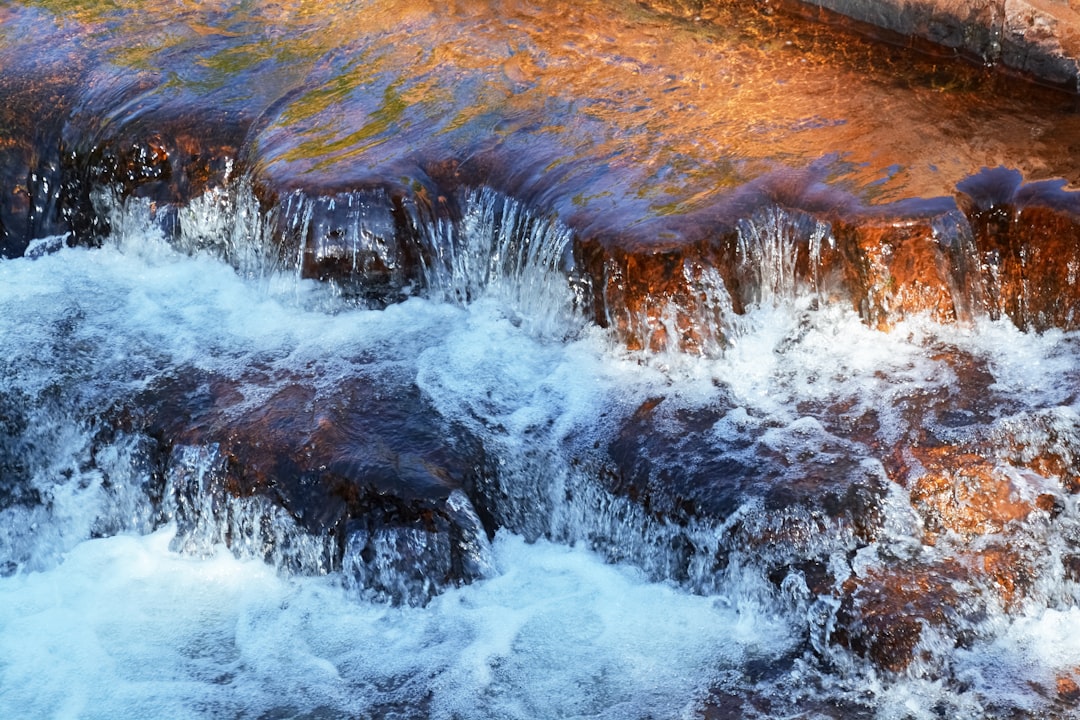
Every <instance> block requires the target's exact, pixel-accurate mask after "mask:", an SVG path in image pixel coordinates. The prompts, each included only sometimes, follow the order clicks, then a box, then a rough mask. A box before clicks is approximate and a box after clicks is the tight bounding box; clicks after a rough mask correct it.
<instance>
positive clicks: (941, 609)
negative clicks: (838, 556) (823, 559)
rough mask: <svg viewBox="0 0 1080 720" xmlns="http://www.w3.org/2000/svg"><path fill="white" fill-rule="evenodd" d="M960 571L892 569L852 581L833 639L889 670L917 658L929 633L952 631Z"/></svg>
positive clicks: (846, 589)
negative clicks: (933, 631) (927, 632)
mask: <svg viewBox="0 0 1080 720" xmlns="http://www.w3.org/2000/svg"><path fill="white" fill-rule="evenodd" d="M963 576H964V572H963V569H962V568H959V567H958V566H955V565H953V564H950V563H945V564H942V565H940V566H931V567H894V568H891V569H886V570H875V571H873V572H872V573H868V574H867V575H865V576H863V577H858V578H855V577H853V578H851V579H849V580H848V581H846V582H845V583H844V586H843V593H844V594H843V602H842V604H841V607H840V611H839V612H838V615H837V627H836V629H835V631H834V632H833V635H832V638H831V639H832V641H833V642H834V643H836V644H838V645H840V646H842V647H845V648H848V649H849V650H851V651H852V652H854V653H855V654H857V655H860V656H862V657H866V658H868V659H869V660H871V661H872V662H873V663H874V664H875V665H877V666H878V667H880V668H883V669H885V670H890V671H892V672H901V671H903V670H905V669H906V668H907V667H908V666H909V665H910V664H911V663H912V661H913V660H915V659H916V656H917V652H916V651H917V650H918V649H919V643H920V641H923V640H924V633H925V632H926V631H927V630H928V629H933V630H935V631H938V632H945V633H947V634H948V633H952V632H955V627H956V623H957V620H958V608H959V606H960V604H961V599H962V592H963V591H962V590H960V589H958V588H957V587H956V585H955V583H956V582H957V581H960V582H961V584H962V582H963V581H962V578H963Z"/></svg>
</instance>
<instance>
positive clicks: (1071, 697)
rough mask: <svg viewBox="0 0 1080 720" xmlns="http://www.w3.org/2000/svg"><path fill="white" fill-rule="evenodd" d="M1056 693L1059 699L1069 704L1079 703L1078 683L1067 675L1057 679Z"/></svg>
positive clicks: (1079, 690) (1079, 687)
mask: <svg viewBox="0 0 1080 720" xmlns="http://www.w3.org/2000/svg"><path fill="white" fill-rule="evenodd" d="M1057 694H1058V698H1059V699H1060V700H1064V701H1065V702H1067V703H1069V704H1070V705H1076V704H1080V685H1078V684H1077V683H1076V680H1075V679H1073V678H1072V677H1071V676H1069V675H1063V676H1061V677H1059V678H1058V679H1057Z"/></svg>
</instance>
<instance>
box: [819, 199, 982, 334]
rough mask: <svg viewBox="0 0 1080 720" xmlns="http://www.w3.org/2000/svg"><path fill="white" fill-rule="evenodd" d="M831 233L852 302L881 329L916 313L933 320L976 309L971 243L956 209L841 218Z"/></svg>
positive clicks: (978, 288)
mask: <svg viewBox="0 0 1080 720" xmlns="http://www.w3.org/2000/svg"><path fill="white" fill-rule="evenodd" d="M833 232H834V233H835V234H836V236H837V243H838V245H839V246H840V247H841V249H842V250H841V252H842V254H843V255H844V257H845V260H846V262H845V263H844V265H843V267H842V273H843V275H844V278H845V283H846V285H847V287H848V291H849V293H850V295H851V299H852V302H853V303H854V305H855V307H856V308H857V309H858V311H859V314H860V315H861V316H862V317H863V319H864V320H866V322H867V323H869V324H870V325H871V326H875V327H878V328H880V329H882V330H887V329H889V328H890V327H891V326H892V325H893V324H895V323H896V322H898V321H899V320H902V319H903V318H905V317H909V316H911V315H916V314H920V313H924V314H927V315H929V316H930V317H931V318H933V319H934V320H935V321H937V322H955V321H958V320H959V321H970V320H971V319H973V318H974V317H975V316H976V315H978V314H980V313H981V312H982V311H983V304H984V303H983V301H982V298H981V294H982V282H981V275H980V274H979V268H978V267H977V265H976V264H975V262H974V243H973V242H972V239H971V233H970V230H969V228H968V226H967V221H966V219H965V218H964V216H963V215H961V214H960V213H959V212H957V211H956V210H955V209H954V210H951V211H950V210H947V209H946V210H943V211H937V210H931V211H929V212H927V213H926V214H925V215H915V216H908V217H896V218H889V217H888V216H885V217H879V218H875V217H865V218H858V219H854V220H847V219H840V220H837V221H836V222H835V223H834V225H833Z"/></svg>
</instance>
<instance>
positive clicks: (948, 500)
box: [909, 447, 1033, 536]
mask: <svg viewBox="0 0 1080 720" xmlns="http://www.w3.org/2000/svg"><path fill="white" fill-rule="evenodd" d="M912 453H913V455H914V456H915V458H916V459H917V460H918V462H919V463H920V464H921V465H922V469H923V474H921V475H919V477H917V478H915V479H914V480H913V481H912V482H911V486H910V489H909V490H910V493H911V499H912V502H913V503H914V505H915V507H916V508H917V509H919V510H920V512H921V513H922V515H923V517H924V519H925V520H926V523H927V528H928V529H929V530H930V531H931V532H940V531H943V530H951V531H953V532H956V533H960V534H963V535H969V536H970V535H982V534H986V533H994V532H1001V531H1002V530H1003V529H1004V528H1005V526H1006V525H1007V524H1008V523H1010V522H1013V521H1016V520H1022V519H1024V518H1026V517H1027V516H1028V515H1029V514H1030V513H1031V511H1032V509H1033V506H1032V503H1031V502H1029V501H1028V500H1026V499H1024V497H1023V495H1022V494H1021V493H1022V490H1021V489H1020V488H1018V487H1016V485H1015V482H1016V478H1014V477H1010V474H1009V473H1007V472H1005V471H1004V470H1002V469H1000V468H997V467H995V465H993V464H992V463H990V462H987V461H986V460H985V459H983V458H981V457H979V456H978V455H975V454H973V453H966V452H962V451H960V450H959V449H958V448H954V447H937V448H913V449H912Z"/></svg>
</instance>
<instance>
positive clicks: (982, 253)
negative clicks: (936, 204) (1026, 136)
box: [958, 167, 1080, 331]
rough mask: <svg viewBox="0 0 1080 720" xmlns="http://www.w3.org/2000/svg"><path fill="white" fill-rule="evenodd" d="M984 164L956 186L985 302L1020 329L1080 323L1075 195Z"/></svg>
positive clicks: (1079, 226) (1079, 215)
mask: <svg viewBox="0 0 1080 720" xmlns="http://www.w3.org/2000/svg"><path fill="white" fill-rule="evenodd" d="M1063 185H1064V183H1061V182H1042V183H1030V184H1027V185H1024V184H1023V183H1022V177H1021V175H1020V173H1018V172H1016V171H1015V170H1008V169H1006V168H1000V167H999V168H994V169H989V170H984V171H983V172H981V173H979V174H978V175H974V176H972V177H970V178H968V179H966V180H964V181H963V182H961V183H960V184H959V185H958V189H959V191H960V193H961V194H960V195H959V196H958V199H959V201H960V203H961V205H962V207H963V208H964V211H965V212H966V214H967V216H968V218H969V220H970V223H971V228H972V232H973V235H974V239H975V244H976V247H977V249H978V253H979V261H980V264H981V265H982V267H983V272H982V276H983V277H982V279H983V286H984V288H985V294H986V299H987V308H988V310H989V311H990V313H991V315H992V316H995V317H996V316H1007V317H1009V318H1010V319H1011V320H1012V321H1013V322H1014V323H1016V324H1017V326H1019V327H1021V328H1025V329H1033V330H1040V331H1041V330H1046V329H1048V328H1051V327H1058V328H1062V329H1066V330H1071V329H1075V328H1078V327H1080V283H1078V282H1077V280H1078V272H1080V196H1078V194H1077V193H1075V192H1067V191H1065V190H1064V189H1063Z"/></svg>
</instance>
